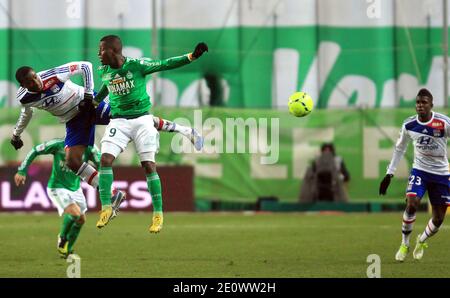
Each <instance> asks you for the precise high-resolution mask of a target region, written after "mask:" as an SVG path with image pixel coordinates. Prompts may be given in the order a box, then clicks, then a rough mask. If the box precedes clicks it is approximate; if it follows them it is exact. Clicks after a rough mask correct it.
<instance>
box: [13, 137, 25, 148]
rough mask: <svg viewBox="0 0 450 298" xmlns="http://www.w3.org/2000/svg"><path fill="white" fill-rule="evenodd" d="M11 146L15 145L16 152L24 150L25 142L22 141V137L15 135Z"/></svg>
mask: <svg viewBox="0 0 450 298" xmlns="http://www.w3.org/2000/svg"><path fill="white" fill-rule="evenodd" d="M11 145H13V146H14V149H16V150H18V149H20V148H22V146H23V141H22V139H21V138H20V136H15V135H13V136H12V138H11Z"/></svg>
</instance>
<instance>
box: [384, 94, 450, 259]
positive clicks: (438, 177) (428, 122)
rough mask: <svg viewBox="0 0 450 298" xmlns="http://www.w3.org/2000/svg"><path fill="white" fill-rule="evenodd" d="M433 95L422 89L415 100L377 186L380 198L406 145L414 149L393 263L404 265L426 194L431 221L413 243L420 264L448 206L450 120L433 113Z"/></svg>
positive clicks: (449, 198) (449, 194)
mask: <svg viewBox="0 0 450 298" xmlns="http://www.w3.org/2000/svg"><path fill="white" fill-rule="evenodd" d="M432 108H433V95H432V94H431V93H430V91H428V90H427V89H421V90H420V91H419V93H418V94H417V97H416V112H417V115H415V116H412V117H409V118H407V119H406V120H405V121H404V122H403V125H402V128H401V131H400V137H399V139H398V141H397V144H396V146H395V150H394V154H393V157H392V160H391V162H390V164H389V166H388V169H387V173H386V176H385V177H384V179H383V181H381V184H380V190H379V192H380V194H381V195H385V194H386V190H387V188H388V186H389V184H390V182H391V178H392V177H393V176H394V173H395V170H396V169H397V165H398V163H399V161H400V159H401V158H402V156H403V155H404V153H405V151H406V148H407V145H408V144H409V143H410V142H411V141H412V142H413V146H414V163H413V167H412V170H411V174H410V176H409V179H408V185H407V188H406V210H405V212H404V213H403V224H402V243H401V245H400V248H399V249H398V251H397V253H396V255H395V259H396V260H397V261H400V262H403V261H404V260H405V258H406V256H407V254H408V252H409V246H410V244H409V239H410V237H411V232H412V230H413V225H414V222H415V220H416V211H417V209H418V207H419V204H420V200H421V199H422V198H423V196H424V194H425V192H428V197H429V199H430V203H431V207H432V217H431V219H430V220H429V222H428V224H427V226H426V227H425V230H424V231H423V233H422V234H419V235H418V236H417V239H416V246H415V248H414V251H413V257H414V259H416V260H420V259H422V257H423V253H424V249H425V248H427V247H428V244H427V242H426V240H427V239H428V238H429V237H431V236H433V235H434V234H436V233H437V232H438V230H439V227H440V226H441V224H442V222H443V221H444V217H445V213H446V211H447V206H448V205H449V204H450V193H449V186H450V184H449V178H450V175H449V163H448V159H447V138H448V137H449V136H450V118H448V117H447V116H445V115H443V114H439V113H436V112H434V111H432Z"/></svg>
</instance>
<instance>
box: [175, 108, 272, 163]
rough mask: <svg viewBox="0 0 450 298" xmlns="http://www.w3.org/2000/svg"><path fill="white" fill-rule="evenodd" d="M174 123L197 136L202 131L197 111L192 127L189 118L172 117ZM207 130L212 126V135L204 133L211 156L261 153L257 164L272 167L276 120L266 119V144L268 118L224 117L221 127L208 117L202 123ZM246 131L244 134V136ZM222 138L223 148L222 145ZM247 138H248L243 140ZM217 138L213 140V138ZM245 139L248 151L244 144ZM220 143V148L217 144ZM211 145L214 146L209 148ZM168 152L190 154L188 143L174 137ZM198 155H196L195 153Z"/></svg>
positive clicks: (190, 146) (200, 115)
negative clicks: (190, 128)
mask: <svg viewBox="0 0 450 298" xmlns="http://www.w3.org/2000/svg"><path fill="white" fill-rule="evenodd" d="M174 122H176V123H179V124H181V125H185V126H191V127H195V128H196V129H197V130H198V131H199V132H200V133H202V132H203V129H204V123H203V117H202V111H201V110H195V111H194V125H192V124H191V122H190V121H189V119H186V118H181V117H180V118H176V119H174ZM207 122H208V124H209V126H208V127H210V126H211V124H212V126H214V134H210V133H208V134H207V135H206V136H205V143H206V146H205V147H206V148H205V149H204V150H208V152H211V151H212V153H224V147H225V153H250V154H255V153H262V154H264V155H265V156H261V157H260V159H259V160H260V163H261V164H266V165H267V164H275V163H276V162H278V158H279V141H280V136H279V123H280V121H279V119H278V118H270V125H271V134H270V144H269V142H268V140H267V129H268V119H267V118H247V119H243V118H226V120H225V128H224V125H223V123H222V121H221V120H220V119H218V118H215V117H209V118H208V119H207V120H206V121H205V123H207ZM247 129H248V134H247ZM235 131H237V133H236V134H235ZM223 136H225V145H224V144H223ZM247 136H248V138H247ZM216 137H217V138H218V140H216V139H215V138H216ZM247 139H248V150H246V149H247V146H246V143H247ZM218 142H220V145H221V146H220V145H219V144H218ZM213 143H214V145H213ZM171 149H172V151H173V152H174V153H177V154H180V153H192V145H191V144H190V142H189V140H187V139H186V138H182V137H181V136H179V135H178V136H177V135H175V136H174V137H173V138H172V142H171ZM196 153H199V152H196Z"/></svg>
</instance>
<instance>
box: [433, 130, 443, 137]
mask: <svg viewBox="0 0 450 298" xmlns="http://www.w3.org/2000/svg"><path fill="white" fill-rule="evenodd" d="M433 136H435V137H440V136H441V131H440V130H439V129H433Z"/></svg>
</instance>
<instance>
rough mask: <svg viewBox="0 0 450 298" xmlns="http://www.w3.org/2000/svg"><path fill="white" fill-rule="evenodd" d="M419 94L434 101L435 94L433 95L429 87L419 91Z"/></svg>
mask: <svg viewBox="0 0 450 298" xmlns="http://www.w3.org/2000/svg"><path fill="white" fill-rule="evenodd" d="M417 96H420V97H422V96H426V97H428V98H429V99H431V101H433V95H432V94H431V92H430V91H428V89H426V88H422V89H420V90H419V92H418V93H417Z"/></svg>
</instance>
